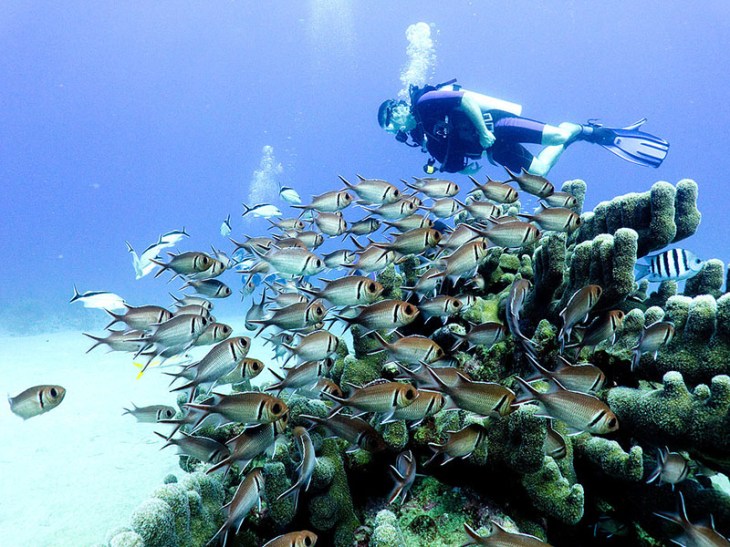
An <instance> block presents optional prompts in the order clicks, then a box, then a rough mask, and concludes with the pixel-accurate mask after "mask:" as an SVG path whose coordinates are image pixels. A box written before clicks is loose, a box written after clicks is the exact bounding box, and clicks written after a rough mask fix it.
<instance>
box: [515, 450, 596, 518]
mask: <svg viewBox="0 0 730 547" xmlns="http://www.w3.org/2000/svg"><path fill="white" fill-rule="evenodd" d="M522 486H523V487H524V488H525V492H526V493H527V496H528V497H529V498H530V501H531V502H532V505H533V506H534V507H535V509H537V510H538V511H540V512H542V513H545V514H546V515H549V516H551V517H553V518H555V519H557V520H559V521H560V522H564V523H565V524H577V523H578V521H580V519H581V518H582V517H583V509H584V497H585V496H584V492H583V486H582V485H580V484H570V482H569V481H568V479H566V478H565V477H563V474H562V473H561V472H560V468H559V467H558V464H557V463H555V460H553V459H552V458H551V457H549V456H545V458H544V461H543V465H542V467H541V468H540V470H538V471H535V472H533V473H526V474H524V475H523V476H522Z"/></svg>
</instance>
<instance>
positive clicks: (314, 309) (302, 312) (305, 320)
mask: <svg viewBox="0 0 730 547" xmlns="http://www.w3.org/2000/svg"><path fill="white" fill-rule="evenodd" d="M270 311H271V312H272V313H271V315H268V316H266V317H265V318H264V319H248V323H251V324H253V325H260V326H261V327H260V329H259V331H258V334H261V332H263V331H264V330H265V329H266V327H268V326H271V325H273V326H276V327H279V328H280V329H284V330H301V329H304V328H306V327H308V326H312V325H316V324H317V323H319V322H320V321H321V320H322V319H324V316H325V315H326V314H327V309H326V308H325V307H324V305H323V303H322V300H314V301H312V302H302V303H300V304H292V305H290V306H285V307H283V308H276V309H274V310H270Z"/></svg>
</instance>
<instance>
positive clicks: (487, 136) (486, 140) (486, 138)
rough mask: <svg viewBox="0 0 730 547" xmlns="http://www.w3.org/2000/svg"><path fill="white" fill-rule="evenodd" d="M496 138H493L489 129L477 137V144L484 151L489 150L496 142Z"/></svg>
mask: <svg viewBox="0 0 730 547" xmlns="http://www.w3.org/2000/svg"><path fill="white" fill-rule="evenodd" d="M496 140H497V139H496V137H495V136H494V133H492V132H491V131H490V130H489V129H487V130H486V132H485V133H484V134H482V135H480V136H479V144H480V145H481V146H482V148H484V149H485V150H486V149H487V148H490V147H491V146H492V145H493V144H494V141H496Z"/></svg>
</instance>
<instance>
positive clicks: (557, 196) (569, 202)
mask: <svg viewBox="0 0 730 547" xmlns="http://www.w3.org/2000/svg"><path fill="white" fill-rule="evenodd" d="M543 201H544V202H545V204H546V205H547V206H548V207H567V208H568V209H575V208H576V207H578V200H577V199H576V198H575V196H573V195H571V194H569V193H568V192H553V193H552V194H550V195H549V196H547V197H544V198H543Z"/></svg>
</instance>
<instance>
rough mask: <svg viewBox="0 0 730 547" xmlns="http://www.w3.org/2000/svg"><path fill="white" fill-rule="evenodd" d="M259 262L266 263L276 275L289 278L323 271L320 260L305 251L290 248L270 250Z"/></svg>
mask: <svg viewBox="0 0 730 547" xmlns="http://www.w3.org/2000/svg"><path fill="white" fill-rule="evenodd" d="M261 260H263V261H265V262H267V263H268V264H270V265H271V267H272V268H274V269H275V270H276V271H277V272H278V273H280V274H285V275H290V276H306V275H314V274H317V273H319V272H321V271H322V270H323V269H324V264H323V263H322V260H321V259H319V258H318V257H316V256H315V255H313V254H312V253H310V252H309V251H308V250H306V249H300V248H297V247H292V248H288V249H272V250H270V251H269V252H267V253H266V254H264V255H261Z"/></svg>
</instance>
